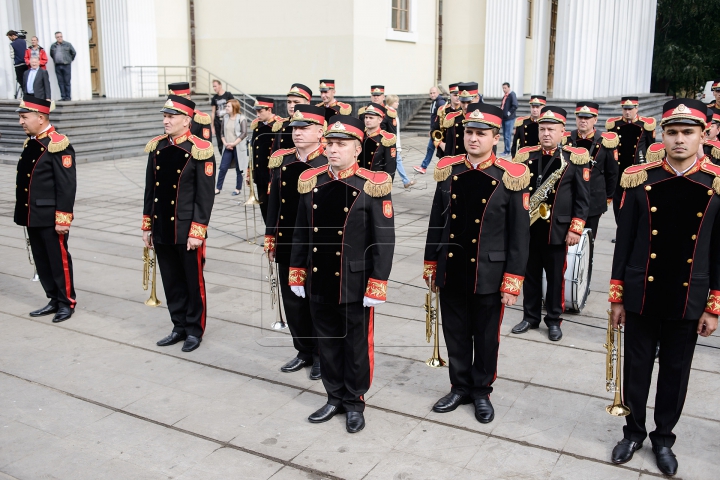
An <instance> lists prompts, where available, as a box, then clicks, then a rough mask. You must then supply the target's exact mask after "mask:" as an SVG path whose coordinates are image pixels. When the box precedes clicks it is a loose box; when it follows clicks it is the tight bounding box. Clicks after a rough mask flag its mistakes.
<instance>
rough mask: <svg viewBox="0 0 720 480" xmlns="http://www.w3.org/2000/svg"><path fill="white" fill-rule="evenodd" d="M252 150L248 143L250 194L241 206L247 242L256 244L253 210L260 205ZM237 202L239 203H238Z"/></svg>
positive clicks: (255, 220) (255, 225) (255, 215)
mask: <svg viewBox="0 0 720 480" xmlns="http://www.w3.org/2000/svg"><path fill="white" fill-rule="evenodd" d="M253 158H254V157H253V151H252V146H250V145H248V184H249V186H250V196H249V197H248V199H247V200H246V201H245V203H244V204H243V206H244V207H245V237H246V238H247V242H248V243H255V244H257V214H256V212H255V205H260V203H261V202H260V201H259V200H258V199H257V197H256V196H255V187H254V186H253V183H254V182H253V170H254V167H253V164H254V161H253ZM238 204H239V203H238ZM248 206H250V207H252V209H253V240H252V241H250V232H249V229H248V214H247V207H248Z"/></svg>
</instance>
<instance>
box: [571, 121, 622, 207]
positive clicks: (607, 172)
mask: <svg viewBox="0 0 720 480" xmlns="http://www.w3.org/2000/svg"><path fill="white" fill-rule="evenodd" d="M619 140H620V139H619V137H618V135H617V134H616V133H613V132H605V133H600V132H599V131H597V130H595V135H594V136H593V138H590V139H582V138H581V139H578V131H577V130H573V131H572V132H570V136H569V139H568V145H570V146H573V147H582V148H584V149H585V150H587V151H588V152H589V153H590V168H591V172H590V213H589V216H591V217H592V216H593V215H600V214H603V213H605V212H607V207H608V203H607V202H608V200H612V198H613V195H614V194H615V188H616V187H617V185H618V175H619V172H618V162H617V158H616V157H617V150H616V148H617V145H618V143H619Z"/></svg>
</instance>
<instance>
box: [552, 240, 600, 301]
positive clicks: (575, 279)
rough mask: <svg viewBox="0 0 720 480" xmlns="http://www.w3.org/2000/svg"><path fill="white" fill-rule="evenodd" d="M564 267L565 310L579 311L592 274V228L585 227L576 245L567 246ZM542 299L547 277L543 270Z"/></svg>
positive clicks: (586, 294) (586, 293)
mask: <svg viewBox="0 0 720 480" xmlns="http://www.w3.org/2000/svg"><path fill="white" fill-rule="evenodd" d="M565 261H566V268H565V310H566V311H570V312H575V313H580V312H581V311H582V309H583V308H584V307H585V302H587V298H588V295H589V294H590V277H591V276H592V230H590V229H589V228H586V229H585V230H584V231H583V233H582V235H581V236H580V241H579V242H578V244H577V245H573V246H572V247H569V248H568V251H567V257H566V259H565ZM542 290H543V299H544V298H545V295H546V292H547V279H546V278H545V272H544V271H543V279H542Z"/></svg>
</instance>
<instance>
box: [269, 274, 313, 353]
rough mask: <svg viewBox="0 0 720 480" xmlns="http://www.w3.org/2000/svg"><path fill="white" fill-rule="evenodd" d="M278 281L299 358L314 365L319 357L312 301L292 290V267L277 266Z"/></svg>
mask: <svg viewBox="0 0 720 480" xmlns="http://www.w3.org/2000/svg"><path fill="white" fill-rule="evenodd" d="M277 269H278V281H279V282H280V293H281V295H282V300H283V306H284V310H285V318H286V319H287V323H288V327H290V333H291V334H292V339H293V346H295V350H297V352H298V353H297V358H299V359H300V360H305V361H306V362H310V363H312V362H313V361H314V360H315V359H316V358H319V357H318V346H317V332H316V331H315V327H314V326H313V321H312V316H311V315H310V299H309V298H308V297H306V298H302V297H298V296H297V295H295V294H294V293H293V292H292V290H291V289H290V284H289V277H290V266H289V265H284V264H282V263H278V264H277Z"/></svg>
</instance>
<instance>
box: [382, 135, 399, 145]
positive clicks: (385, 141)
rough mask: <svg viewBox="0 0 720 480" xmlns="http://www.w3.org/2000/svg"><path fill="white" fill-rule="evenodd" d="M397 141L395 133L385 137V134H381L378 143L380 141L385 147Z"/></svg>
mask: <svg viewBox="0 0 720 480" xmlns="http://www.w3.org/2000/svg"><path fill="white" fill-rule="evenodd" d="M396 142H397V138H396V137H395V135H393V136H392V137H391V138H385V136H384V135H383V136H382V140H380V143H382V144H383V145H384V146H386V147H392V146H393V145H395V143H396Z"/></svg>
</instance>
